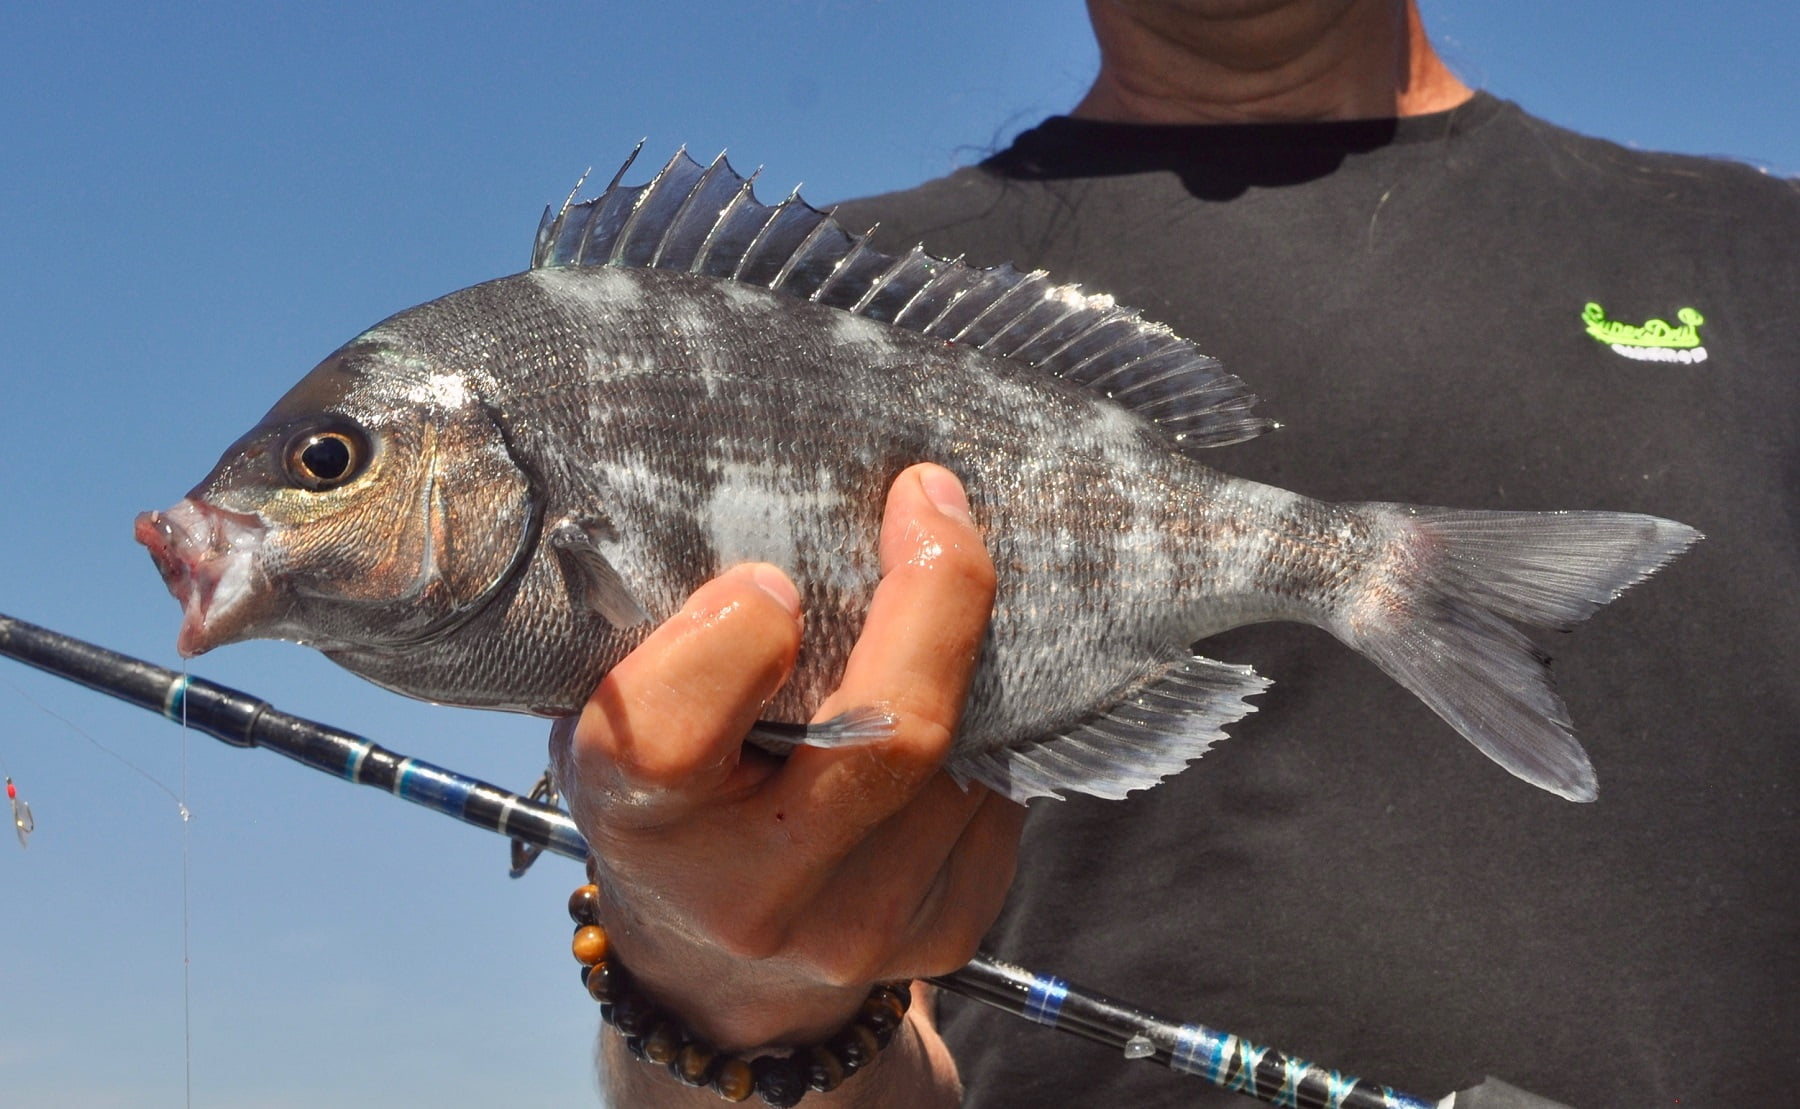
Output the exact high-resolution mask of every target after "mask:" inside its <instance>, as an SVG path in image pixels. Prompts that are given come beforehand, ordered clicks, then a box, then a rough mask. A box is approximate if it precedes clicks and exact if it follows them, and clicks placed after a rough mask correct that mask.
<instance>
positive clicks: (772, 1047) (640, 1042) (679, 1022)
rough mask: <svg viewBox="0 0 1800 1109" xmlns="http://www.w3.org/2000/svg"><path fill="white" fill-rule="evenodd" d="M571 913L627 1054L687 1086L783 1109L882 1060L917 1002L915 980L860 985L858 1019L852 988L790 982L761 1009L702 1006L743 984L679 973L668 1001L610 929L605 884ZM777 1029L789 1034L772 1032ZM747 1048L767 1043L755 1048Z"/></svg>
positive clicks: (595, 987)
mask: <svg viewBox="0 0 1800 1109" xmlns="http://www.w3.org/2000/svg"><path fill="white" fill-rule="evenodd" d="M569 914H570V916H571V917H572V918H573V919H574V921H575V924H576V931H575V936H574V940H573V944H572V947H573V953H574V955H575V958H576V960H577V961H578V962H580V963H581V964H582V965H583V968H584V969H583V972H582V981H583V983H584V985H585V986H586V987H587V989H588V992H589V994H590V995H591V996H592V997H593V998H594V999H595V1000H596V1001H599V1002H600V1003H601V1017H602V1019H603V1020H605V1022H606V1023H607V1024H609V1025H611V1026H613V1027H614V1028H615V1029H616V1030H617V1032H618V1033H619V1035H620V1036H621V1037H623V1040H622V1044H623V1046H624V1048H625V1049H626V1051H627V1053H628V1054H629V1055H631V1056H634V1057H635V1058H637V1059H638V1060H641V1061H643V1062H646V1063H650V1064H654V1065H656V1066H657V1067H660V1068H666V1069H667V1070H668V1071H669V1072H670V1073H671V1075H672V1076H673V1077H674V1078H675V1079H678V1080H679V1081H680V1082H682V1083H683V1084H685V1085H688V1086H693V1087H700V1086H710V1087H711V1089H712V1090H713V1091H714V1092H715V1093H717V1094H719V1095H720V1096H721V1097H723V1098H725V1100H727V1101H743V1100H746V1099H747V1098H749V1097H750V1096H751V1095H752V1094H755V1095H757V1096H759V1097H761V1099H762V1100H763V1101H764V1102H765V1103H767V1104H769V1105H771V1106H776V1107H777V1109H781V1107H785V1106H791V1105H794V1104H797V1103H798V1102H799V1101H800V1099H801V1098H802V1097H803V1096H805V1094H806V1093H807V1091H808V1090H809V1089H810V1090H815V1091H820V1092H830V1091H831V1090H834V1089H836V1088H837V1087H838V1086H839V1085H840V1084H842V1083H843V1082H844V1080H845V1079H847V1078H849V1077H850V1076H851V1075H853V1074H855V1073H856V1072H857V1071H859V1070H862V1069H864V1068H865V1067H868V1066H869V1065H871V1064H873V1063H874V1062H875V1061H876V1058H877V1056H878V1055H879V1054H880V1052H881V1049H882V1048H884V1047H886V1046H887V1045H888V1043H889V1042H890V1040H891V1039H892V1038H893V1037H894V1035H895V1033H896V1032H898V1031H899V1030H900V1028H901V1026H902V1024H903V1023H904V1021H905V1019H906V1013H907V1009H908V1007H909V1005H910V1003H911V996H912V995H911V990H910V986H909V985H908V984H907V983H893V984H882V985H876V986H874V987H872V988H870V989H869V990H868V991H867V992H862V991H860V990H858V991H852V992H851V996H852V997H856V998H857V1000H856V1001H855V1003H854V1005H853V1008H852V1009H851V1010H850V1012H849V1016H848V1019H842V1014H843V1004H842V1002H843V999H844V995H845V991H844V990H843V989H842V988H839V987H833V986H824V987H820V986H812V985H804V984H803V985H799V986H794V985H791V984H790V985H788V986H786V987H785V988H784V989H782V990H780V991H777V996H776V997H774V998H770V997H767V996H765V997H763V998H761V999H759V1000H758V1002H757V1003H756V1004H754V1005H751V1006H746V1005H741V1004H728V1005H725V1006H717V1005H715V1006H714V1007H713V1008H711V1009H710V1010H702V1009H700V1008H698V1007H697V1006H699V1005H701V1004H704V1002H705V1001H706V1000H707V999H713V1000H714V1001H716V1000H717V999H719V998H721V997H726V998H729V997H733V996H734V994H735V991H734V990H733V989H732V986H733V982H731V981H730V980H729V979H727V980H726V981H725V982H724V983H723V986H724V988H723V989H721V988H720V985H721V983H720V982H719V981H717V980H707V979H703V981H705V982H706V984H705V985H704V986H703V987H699V988H696V987H694V986H692V985H688V984H683V983H682V982H680V981H678V980H674V979H671V980H668V981H665V983H664V985H663V993H662V995H661V996H660V997H659V995H657V994H655V993H652V992H648V991H649V990H650V989H653V988H654V982H655V979H654V978H651V979H647V980H641V979H640V976H639V975H638V974H637V973H634V971H632V970H628V969H626V966H625V962H624V959H623V958H622V957H621V952H619V951H618V950H617V948H616V947H615V945H614V943H613V941H612V939H611V937H610V936H609V934H608V933H607V931H606V929H605V928H604V927H603V926H601V925H600V923H599V918H600V899H599V890H598V888H597V887H595V886H593V885H587V886H583V887H581V888H580V889H577V890H576V891H575V893H574V894H573V895H572V896H571V897H570V899H569ZM669 995H675V996H676V997H678V998H680V999H681V1000H683V1001H687V1002H688V1003H689V1007H688V1008H687V1010H686V1012H683V1011H682V1010H681V1009H678V1008H669V1007H667V1006H668V1000H667V999H668V996H669ZM677 1004H679V1002H678V1003H677ZM721 1010H722V1011H721ZM827 1012H829V1013H834V1014H837V1015H836V1016H833V1017H831V1018H829V1023H826V1024H823V1025H821V1024H820V1023H819V1020H820V1018H819V1016H818V1014H820V1013H827ZM820 1027H824V1028H827V1029H831V1031H829V1032H827V1033H822V1034H821V1033H819V1032H818V1031H816V1030H817V1029H818V1028H820ZM771 1028H772V1029H780V1030H781V1031H779V1032H775V1033H772V1034H771V1033H769V1032H767V1031H764V1030H765V1029H771ZM701 1029H706V1030H711V1029H723V1030H725V1033H724V1035H723V1036H719V1034H718V1033H717V1032H710V1034H709V1032H708V1031H701ZM714 1037H718V1038H714ZM744 1044H758V1045H762V1046H761V1047H759V1049H758V1050H756V1051H754V1052H746V1051H743V1050H742V1048H741V1045H744ZM614 1054H617V1053H616V1052H615V1053H614Z"/></svg>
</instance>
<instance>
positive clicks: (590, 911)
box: [569, 884, 600, 924]
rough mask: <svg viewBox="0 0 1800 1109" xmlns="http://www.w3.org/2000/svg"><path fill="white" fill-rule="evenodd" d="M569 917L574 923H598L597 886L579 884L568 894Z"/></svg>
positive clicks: (598, 896) (598, 890)
mask: <svg viewBox="0 0 1800 1109" xmlns="http://www.w3.org/2000/svg"><path fill="white" fill-rule="evenodd" d="M569 919H570V920H572V921H574V922H575V923H576V924H598V923H600V887H599V886H596V885H591V884H590V885H586V886H581V887H579V888H577V889H576V890H575V892H574V893H571V894H570V895H569Z"/></svg>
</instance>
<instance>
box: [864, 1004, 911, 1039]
mask: <svg viewBox="0 0 1800 1109" xmlns="http://www.w3.org/2000/svg"><path fill="white" fill-rule="evenodd" d="M856 1019H857V1023H858V1024H861V1025H863V1026H864V1027H865V1028H867V1029H868V1030H869V1031H871V1032H873V1033H875V1042H876V1044H878V1045H879V1046H881V1047H886V1046H887V1045H888V1042H889V1041H890V1040H892V1039H893V1038H894V1030H895V1029H896V1028H899V1027H900V1022H901V1021H902V1020H904V1019H906V1018H905V1016H904V1014H902V1013H901V1012H900V1008H899V1006H898V1005H896V1004H894V1001H893V999H892V998H889V997H874V996H871V997H870V998H869V999H868V1000H867V1001H865V1002H863V1003H862V1008H861V1009H859V1010H857V1014H856Z"/></svg>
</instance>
